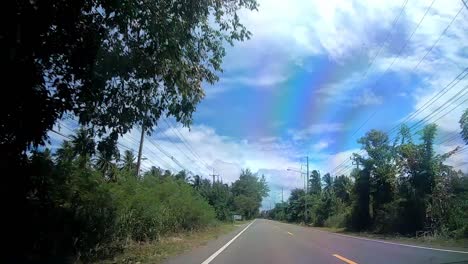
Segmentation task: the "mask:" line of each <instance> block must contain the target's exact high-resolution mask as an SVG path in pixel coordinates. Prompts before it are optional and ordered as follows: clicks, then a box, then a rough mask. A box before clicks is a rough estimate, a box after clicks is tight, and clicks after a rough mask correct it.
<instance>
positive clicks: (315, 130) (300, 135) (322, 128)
mask: <svg viewBox="0 0 468 264" xmlns="http://www.w3.org/2000/svg"><path fill="white" fill-rule="evenodd" d="M343 129H344V127H343V124H341V123H328V124H327V123H323V124H312V125H310V126H308V127H307V128H305V129H302V130H289V131H288V133H289V134H290V135H291V137H292V139H293V140H294V141H300V140H304V139H307V138H308V137H309V136H311V135H315V134H321V133H327V132H338V131H342V130H343Z"/></svg>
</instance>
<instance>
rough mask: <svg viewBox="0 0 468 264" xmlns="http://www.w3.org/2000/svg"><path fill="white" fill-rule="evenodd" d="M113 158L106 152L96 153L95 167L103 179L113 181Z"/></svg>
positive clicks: (114, 167)
mask: <svg viewBox="0 0 468 264" xmlns="http://www.w3.org/2000/svg"><path fill="white" fill-rule="evenodd" d="M114 160H115V159H114V157H113V155H112V154H109V153H108V152H107V151H105V150H103V151H98V154H97V160H96V167H97V169H98V170H99V171H100V172H101V173H102V175H103V176H104V177H105V178H108V179H110V180H113V181H115V180H116V179H115V175H116V174H115V169H116V166H115V164H114Z"/></svg>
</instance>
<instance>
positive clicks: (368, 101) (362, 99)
mask: <svg viewBox="0 0 468 264" xmlns="http://www.w3.org/2000/svg"><path fill="white" fill-rule="evenodd" d="M382 103H383V98H382V96H379V95H376V94H375V92H373V91H370V90H365V91H364V92H362V93H361V95H360V96H357V97H356V98H355V100H354V102H353V104H354V105H380V104H382Z"/></svg>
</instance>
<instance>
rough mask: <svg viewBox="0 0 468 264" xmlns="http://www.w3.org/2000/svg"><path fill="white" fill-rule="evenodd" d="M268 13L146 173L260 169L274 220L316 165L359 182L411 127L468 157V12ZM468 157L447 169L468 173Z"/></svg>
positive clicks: (442, 4) (320, 8)
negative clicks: (358, 174)
mask: <svg viewBox="0 0 468 264" xmlns="http://www.w3.org/2000/svg"><path fill="white" fill-rule="evenodd" d="M258 2H259V8H258V11H253V12H251V11H246V10H244V11H242V12H241V14H240V19H241V22H242V23H243V24H244V25H245V26H246V27H247V28H248V29H249V30H250V31H251V32H252V38H251V39H250V40H248V41H245V42H242V43H235V46H229V45H226V47H225V48H226V53H227V54H226V57H225V58H224V62H223V73H221V74H220V75H219V76H220V80H219V82H217V83H216V84H214V85H208V84H205V85H204V89H205V93H206V97H205V99H204V100H203V101H202V103H200V104H199V105H198V107H197V111H196V112H195V113H194V114H193V118H194V119H193V124H192V125H191V127H190V128H183V127H181V126H180V125H177V124H175V122H174V121H173V120H164V121H161V122H160V125H159V126H158V127H157V128H156V130H155V133H153V135H152V136H151V137H147V139H146V141H145V145H144V148H143V156H144V158H145V160H144V162H143V168H144V169H147V168H149V167H150V166H160V167H162V168H165V169H171V170H173V171H178V170H181V169H182V167H183V168H184V169H187V170H190V171H192V172H193V173H194V174H199V175H202V176H203V177H204V178H211V177H210V176H209V174H212V173H213V171H214V173H215V174H218V175H220V178H221V179H222V180H223V181H224V182H233V181H235V180H236V179H237V178H238V177H239V174H240V172H241V170H242V169H245V168H249V169H250V170H252V171H253V172H255V173H258V175H262V174H263V175H265V177H266V179H267V181H268V183H269V187H270V189H271V191H270V196H269V197H268V198H266V199H264V201H263V208H269V207H270V206H274V203H276V202H279V201H281V192H282V190H284V199H287V197H288V195H289V193H290V191H291V190H292V189H294V188H302V186H303V179H302V178H301V174H300V173H299V172H298V171H300V170H301V168H302V170H303V171H305V161H306V157H308V159H309V168H310V170H312V169H317V170H320V172H322V174H323V173H325V172H332V174H333V175H336V174H341V173H345V174H346V173H347V172H349V170H350V169H351V167H350V166H349V164H350V162H349V156H350V155H351V154H352V153H353V152H359V151H360V146H359V144H357V142H356V141H357V139H359V138H360V137H362V136H363V135H364V134H365V133H366V132H367V131H369V130H370V129H379V130H382V131H386V132H389V131H392V128H394V127H395V126H399V125H400V124H402V123H403V122H405V123H407V124H408V125H410V126H411V125H414V126H415V127H414V129H413V132H415V133H416V132H417V131H418V129H421V128H422V125H424V124H427V123H432V122H434V123H436V124H437V125H438V129H439V130H438V135H437V138H436V151H437V152H438V153H445V152H447V151H450V150H452V149H454V148H455V147H456V146H464V143H463V141H462V140H461V137H459V135H458V133H459V131H460V128H459V124H458V120H459V118H460V116H461V113H462V110H463V109H466V108H467V107H468V87H467V85H468V78H465V77H466V76H465V73H466V74H468V70H466V71H465V68H466V67H467V65H468V34H467V32H468V7H465V6H464V5H463V3H462V1H461V0H395V1H388V0H382V1H370V0H360V1H353V0H327V1H323V0H315V1H313V0H289V1H280V0H259V1H258ZM457 76H458V77H459V79H456V77H457ZM70 126H71V127H72V126H73V125H72V124H70ZM64 133H67V131H66V130H65V131H64ZM394 136H395V134H394V133H393V134H390V138H391V139H393V138H394ZM415 137H416V138H417V136H415ZM51 138H52V140H62V139H59V138H58V136H57V135H54V134H51ZM138 138H139V131H138V130H137V129H135V130H134V131H132V133H129V134H128V135H125V136H124V137H123V138H122V139H121V140H120V143H121V144H122V145H123V146H126V147H129V148H131V149H134V150H136V149H138V147H137V143H138ZM467 156H468V153H466V152H465V153H461V154H457V155H454V156H453V157H451V158H450V159H449V160H448V161H447V163H448V164H450V165H453V166H456V167H457V169H461V170H463V171H465V172H468V164H466V160H467V158H466V157H467ZM170 157H172V158H170ZM343 162H345V163H344V164H343ZM177 163H179V164H181V165H182V166H179V165H178V164H177ZM340 164H343V166H339V165H340ZM337 166H339V167H338V168H337ZM288 168H290V169H292V170H290V171H288V170H287V169H288ZM294 170H296V171H294Z"/></svg>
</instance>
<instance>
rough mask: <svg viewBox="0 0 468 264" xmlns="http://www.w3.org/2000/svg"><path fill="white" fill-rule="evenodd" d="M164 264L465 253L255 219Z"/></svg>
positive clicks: (400, 261) (437, 259)
mask: <svg viewBox="0 0 468 264" xmlns="http://www.w3.org/2000/svg"><path fill="white" fill-rule="evenodd" d="M167 263H168V264H177V263H184V264H185V263H194V264H195V263H196V264H221V263H223V264H237V263H246V264H247V263H252V264H257V263H265V264H275V263H307V264H313V263H332V264H368V263H378V264H404V263H409V264H419V263H420V264H430V263H446V264H448V263H450V264H455V263H457V264H461V263H468V252H464V251H458V250H435V249H430V248H424V247H417V246H405V245H401V244H395V243H389V242H385V241H383V242H382V241H381V242H378V241H376V240H370V239H362V238H354V237H349V236H343V235H340V234H333V233H328V232H324V231H320V230H317V229H313V228H306V227H301V226H296V225H291V224H284V223H279V222H275V221H270V220H263V219H257V220H255V221H253V222H251V223H250V224H245V225H243V226H240V227H239V230H236V231H235V232H233V233H231V234H228V235H225V236H223V237H220V238H218V239H217V240H214V241H211V242H209V243H208V244H207V245H205V246H203V247H200V248H197V249H194V250H192V251H190V252H187V253H184V254H182V255H180V256H176V257H174V258H172V259H169V260H168V261H167Z"/></svg>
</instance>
